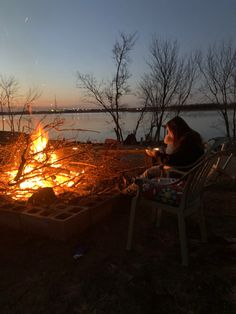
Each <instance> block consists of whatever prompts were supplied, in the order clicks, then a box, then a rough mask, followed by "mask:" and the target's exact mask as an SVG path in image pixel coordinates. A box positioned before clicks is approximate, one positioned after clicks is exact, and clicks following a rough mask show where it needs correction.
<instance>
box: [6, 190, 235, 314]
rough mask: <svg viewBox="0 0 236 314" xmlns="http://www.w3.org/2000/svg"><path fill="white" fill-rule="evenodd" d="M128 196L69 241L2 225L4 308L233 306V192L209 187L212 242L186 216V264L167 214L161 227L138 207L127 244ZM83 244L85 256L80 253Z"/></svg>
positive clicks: (96, 312)
mask: <svg viewBox="0 0 236 314" xmlns="http://www.w3.org/2000/svg"><path fill="white" fill-rule="evenodd" d="M128 202H129V201H128V200H124V203H123V205H122V206H121V208H120V209H118V210H116V211H115V212H113V213H112V215H110V216H109V217H107V218H106V219H105V220H103V222H102V223H100V224H99V225H97V226H95V227H93V228H90V230H88V231H87V232H86V234H83V236H81V237H80V238H78V237H77V238H73V239H71V240H70V241H68V242H66V243H62V242H56V241H52V240H48V239H45V238H40V237H36V236H32V235H29V234H24V233H21V232H16V231H13V230H9V229H5V228H1V230H0V242H1V243H0V247H1V258H0V309H1V310H0V312H1V313H2V314H8V313H9V314H13V313H17V314H21V313H22V314H27V313H30V314H32V313H33V314H37V313H44V314H47V313H57V314H60V313H70V314H73V313H81V314H86V313H91V314H100V313H109V314H110V313H111V314H113V313H121V314H126V313H128V314H132V313H135V314H139V313H145V314H146V313H188V314H198V313H216V314H217V313H219V314H222V313H227V314H230V313H235V304H236V303H235V302H236V289H235V278H236V264H235V262H236V258H235V257H236V242H235V238H236V234H235V230H236V213H235V208H236V193H235V192H234V191H227V190H224V191H223V192H222V191H221V190H219V189H217V190H213V191H209V192H207V193H206V195H205V205H206V215H207V225H208V233H209V242H208V243H207V244H202V243H201V242H200V241H199V240H200V235H199V230H198V226H197V221H196V219H195V218H194V217H193V218H191V219H189V220H188V223H187V227H188V230H187V231H188V236H189V253H190V266H189V267H188V268H184V267H182V266H181V264H180V250H179V242H178V233H177V221H176V219H175V217H172V216H169V215H168V214H166V215H164V217H163V221H162V226H161V228H160V229H156V228H154V226H153V224H152V222H151V215H150V212H149V211H148V210H147V209H144V208H140V210H139V212H138V216H137V221H136V229H135V242H134V248H133V250H132V252H126V251H125V243H126V236H127V228H128V226H127V225H128V214H129V204H128ZM78 250H82V252H83V253H84V255H83V256H82V257H79V258H78V259H76V260H75V259H74V258H73V255H74V254H75V252H78Z"/></svg>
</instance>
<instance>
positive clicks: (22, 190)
mask: <svg viewBox="0 0 236 314" xmlns="http://www.w3.org/2000/svg"><path fill="white" fill-rule="evenodd" d="M47 145H48V135H47V133H46V132H45V131H44V130H43V129H42V128H41V127H40V126H39V128H38V129H37V130H36V132H35V133H34V134H33V135H31V144H30V147H29V151H28V154H27V158H26V160H25V162H24V163H23V166H22V167H21V166H19V165H18V167H17V170H11V171H8V172H7V174H8V175H9V185H10V186H11V188H10V190H9V192H8V194H9V195H12V197H13V198H15V199H22V200H26V199H28V198H29V197H30V196H31V195H32V194H33V193H34V191H36V190H38V189H39V188H42V187H52V188H55V193H56V194H57V193H58V188H59V187H60V188H65V187H68V188H69V187H72V186H73V185H75V182H74V179H75V178H76V177H78V176H79V175H81V174H82V173H84V171H83V170H82V171H80V172H76V171H70V170H68V169H64V168H63V165H62V164H61V163H60V161H59V158H58V157H57V154H56V153H55V152H50V153H49V150H48V149H47ZM21 168H23V169H21ZM19 169H21V171H20V172H19Z"/></svg>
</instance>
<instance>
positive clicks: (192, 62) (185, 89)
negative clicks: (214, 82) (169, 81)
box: [175, 51, 200, 115]
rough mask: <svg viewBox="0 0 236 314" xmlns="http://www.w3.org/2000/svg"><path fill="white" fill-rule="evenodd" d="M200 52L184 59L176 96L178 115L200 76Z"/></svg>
mask: <svg viewBox="0 0 236 314" xmlns="http://www.w3.org/2000/svg"><path fill="white" fill-rule="evenodd" d="M199 59H200V52H199V51H196V52H194V53H191V54H190V56H188V57H186V58H184V59H183V60H182V62H181V63H182V73H181V76H180V81H179V84H178V88H177V93H176V97H175V99H176V100H175V105H176V115H179V114H180V112H181V111H182V110H183V106H184V105H185V104H186V101H187V100H188V98H189V96H190V95H191V92H192V89H193V85H194V82H195V80H196V79H197V76H198V61H199Z"/></svg>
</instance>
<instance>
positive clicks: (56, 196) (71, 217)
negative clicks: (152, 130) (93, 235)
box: [0, 125, 144, 240]
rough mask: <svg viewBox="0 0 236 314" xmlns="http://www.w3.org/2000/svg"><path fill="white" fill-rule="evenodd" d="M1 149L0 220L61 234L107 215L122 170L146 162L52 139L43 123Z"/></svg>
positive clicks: (99, 147) (114, 200)
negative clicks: (49, 138) (50, 139)
mask: <svg viewBox="0 0 236 314" xmlns="http://www.w3.org/2000/svg"><path fill="white" fill-rule="evenodd" d="M0 149H1V156H3V158H2V160H1V164H0V173H1V180H0V191H1V193H0V197H1V202H0V204H1V205H0V223H2V224H4V225H7V226H10V227H15V228H18V229H21V230H25V231H32V232H37V233H39V234H42V235H46V236H49V237H52V238H57V239H61V240H64V239H67V238H68V237H69V236H71V235H72V234H75V233H78V232H82V231H84V230H85V229H86V228H87V227H88V226H90V225H92V224H94V223H96V222H97V221H98V220H100V219H101V218H102V217H104V215H107V214H108V213H109V212H110V211H111V210H112V209H113V208H114V207H115V206H114V204H115V203H116V205H117V204H118V203H117V198H118V194H119V193H118V191H117V189H115V183H116V181H117V178H118V177H119V176H120V174H121V172H123V171H124V170H127V169H132V168H134V167H135V168H138V167H139V164H143V159H140V157H138V159H136V160H135V159H134V158H131V159H129V158H127V154H126V151H125V150H124V151H123V152H122V150H120V151H118V150H110V149H109V147H105V146H104V145H91V144H76V143H74V142H65V141H49V140H48V135H47V130H46V127H42V126H40V125H39V126H38V128H37V129H36V130H35V131H34V132H33V133H32V134H31V135H27V136H26V135H25V134H22V135H20V136H19V137H18V139H17V141H15V142H14V143H10V144H9V145H4V146H1V148H0ZM122 153H123V154H122ZM124 154H125V158H123V157H122V156H124ZM137 156H138V155H137ZM142 156H144V155H142ZM137 160H139V162H137Z"/></svg>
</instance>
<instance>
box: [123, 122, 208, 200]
mask: <svg viewBox="0 0 236 314" xmlns="http://www.w3.org/2000/svg"><path fill="white" fill-rule="evenodd" d="M165 127H166V130H167V134H166V136H165V138H164V143H165V144H166V145H167V149H166V150H165V152H161V151H160V150H159V151H156V152H155V159H156V161H157V165H155V166H152V167H151V168H148V169H147V170H146V171H145V172H144V173H143V174H142V175H141V176H139V177H138V178H136V179H135V180H134V183H133V184H129V185H128V186H126V185H127V183H130V182H129V180H127V179H124V189H123V193H124V194H129V195H133V194H134V193H135V191H136V190H137V184H143V183H145V184H146V189H147V188H148V186H149V185H151V186H153V184H154V185H156V186H157V185H158V186H159V187H160V185H161V181H160V178H161V177H162V176H163V166H165V165H166V166H171V167H175V168H177V169H178V167H186V168H185V169H186V171H187V170H190V168H191V165H192V164H194V163H195V162H196V161H197V160H198V159H199V158H200V157H201V156H202V155H203V154H204V144H203V142H202V139H201V136H200V135H199V133H197V132H196V131H194V130H193V129H191V128H190V127H189V126H188V124H187V123H186V122H185V121H184V120H183V119H182V118H181V117H179V116H177V117H174V118H173V119H171V120H170V121H168V122H167V123H166V126H165ZM170 177H172V174H171V173H170ZM173 178H176V174H175V175H173ZM148 181H149V182H148ZM158 190H160V189H158Z"/></svg>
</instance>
